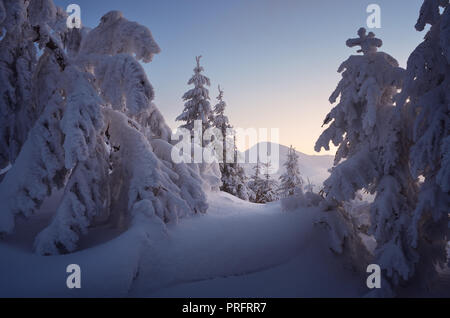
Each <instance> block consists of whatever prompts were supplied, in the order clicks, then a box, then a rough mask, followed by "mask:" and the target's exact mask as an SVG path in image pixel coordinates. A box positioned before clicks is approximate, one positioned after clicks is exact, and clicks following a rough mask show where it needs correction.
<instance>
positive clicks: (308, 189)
mask: <svg viewBox="0 0 450 318" xmlns="http://www.w3.org/2000/svg"><path fill="white" fill-rule="evenodd" d="M314 187H315V185H314V184H313V183H312V182H311V180H310V179H309V177H307V178H306V183H305V186H304V188H305V192H310V193H313V192H314Z"/></svg>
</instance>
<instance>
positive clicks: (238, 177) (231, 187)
mask: <svg viewBox="0 0 450 318" xmlns="http://www.w3.org/2000/svg"><path fill="white" fill-rule="evenodd" d="M218 89H219V95H218V96H217V100H218V103H217V104H216V105H215V106H214V117H213V121H212V127H215V128H217V129H218V132H220V137H221V139H222V141H223V142H222V143H221V145H220V147H219V149H218V153H219V158H220V159H221V160H220V161H222V163H220V172H221V174H222V186H221V187H220V190H222V191H225V192H228V193H230V194H232V195H234V196H237V197H238V198H241V199H243V200H249V198H250V197H251V195H252V193H251V190H250V189H249V188H248V186H247V176H246V175H245V171H244V168H243V167H242V166H241V165H240V164H239V163H238V160H237V154H238V153H237V148H236V138H235V136H234V133H231V132H232V131H233V130H232V126H231V124H230V122H229V119H228V116H226V115H225V108H226V103H225V101H224V100H223V91H222V90H221V88H220V86H219V87H218ZM230 134H231V135H230Z"/></svg>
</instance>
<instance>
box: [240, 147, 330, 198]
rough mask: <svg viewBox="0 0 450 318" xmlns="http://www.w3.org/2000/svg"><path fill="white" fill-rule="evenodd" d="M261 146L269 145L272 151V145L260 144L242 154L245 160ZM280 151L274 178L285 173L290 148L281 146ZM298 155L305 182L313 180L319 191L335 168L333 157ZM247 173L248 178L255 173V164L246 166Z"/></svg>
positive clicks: (299, 153)
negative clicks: (331, 170)
mask: <svg viewBox="0 0 450 318" xmlns="http://www.w3.org/2000/svg"><path fill="white" fill-rule="evenodd" d="M261 144H267V149H271V144H272V143H266V142H264V143H259V144H257V145H254V146H253V147H251V148H250V149H248V150H246V151H245V152H244V153H242V156H243V158H247V161H246V162H248V158H249V154H250V153H251V151H255V150H256V151H258V149H259V148H258V147H259V146H260V145H261ZM279 151H280V163H279V169H278V170H277V171H276V172H274V173H273V174H272V177H273V178H276V179H277V180H278V178H279V177H280V175H281V174H282V173H283V172H284V168H283V164H284V163H285V162H286V160H287V154H288V151H289V147H286V146H284V145H279ZM297 154H298V156H299V168H300V173H301V174H302V176H303V178H304V179H305V182H307V178H309V179H310V180H311V182H312V183H313V184H315V185H316V189H315V190H316V191H318V190H319V189H318V186H320V185H322V183H323V181H324V180H325V179H326V178H328V176H329V175H330V173H329V172H328V170H329V169H331V168H332V167H333V160H334V157H333V156H329V155H317V156H312V155H307V154H304V153H302V152H299V151H297ZM243 166H244V169H245V172H246V173H247V176H251V175H252V174H253V173H254V172H253V167H254V166H255V164H254V163H253V164H252V163H248V164H244V165H243Z"/></svg>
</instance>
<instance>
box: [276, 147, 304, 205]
mask: <svg viewBox="0 0 450 318" xmlns="http://www.w3.org/2000/svg"><path fill="white" fill-rule="evenodd" d="M298 159H299V156H298V154H297V152H296V151H295V149H294V148H293V147H292V146H291V147H290V148H289V150H288V154H287V160H286V162H285V163H284V167H285V168H286V171H285V173H284V174H282V175H281V176H280V188H279V192H280V195H281V197H288V196H291V195H294V194H296V193H299V192H300V193H301V192H303V178H302V176H301V174H300V168H299V163H298Z"/></svg>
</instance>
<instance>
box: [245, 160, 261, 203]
mask: <svg viewBox="0 0 450 318" xmlns="http://www.w3.org/2000/svg"><path fill="white" fill-rule="evenodd" d="M253 170H254V172H253V175H252V176H251V177H250V181H249V183H248V187H249V188H250V190H251V191H252V195H251V196H250V198H249V201H251V202H254V203H258V202H259V200H260V198H261V196H262V193H261V189H262V182H263V179H262V175H261V162H260V161H259V157H258V159H257V162H256V165H255V166H254V167H253Z"/></svg>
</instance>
